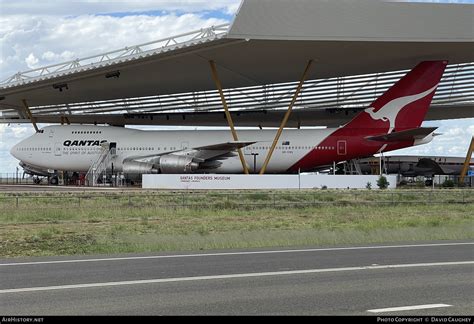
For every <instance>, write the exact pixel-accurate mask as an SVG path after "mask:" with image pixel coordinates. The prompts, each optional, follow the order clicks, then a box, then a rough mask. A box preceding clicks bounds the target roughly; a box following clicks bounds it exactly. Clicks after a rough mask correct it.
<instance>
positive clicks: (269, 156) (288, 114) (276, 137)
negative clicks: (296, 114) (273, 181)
mask: <svg viewBox="0 0 474 324" xmlns="http://www.w3.org/2000/svg"><path fill="white" fill-rule="evenodd" d="M312 64H313V60H309V62H308V64H307V65H306V69H305V70H304V72H303V76H302V77H301V80H300V82H299V84H298V87H297V88H296V91H295V94H294V95H293V99H292V100H291V103H290V106H289V107H288V110H287V111H286V114H285V116H284V117H283V120H282V121H281V125H280V128H279V129H278V131H277V133H276V135H275V139H274V140H273V143H272V146H271V147H270V150H269V151H268V154H267V157H266V158H265V162H264V163H263V166H262V169H261V170H260V174H264V173H265V171H266V169H267V166H268V163H269V162H270V159H271V158H272V154H273V151H274V150H275V147H276V145H277V143H278V140H279V139H280V135H281V133H282V132H283V128H284V127H285V126H286V123H287V122H288V118H290V114H291V110H292V109H293V106H294V105H295V102H296V99H297V98H298V95H299V94H300V92H301V88H302V87H303V83H304V81H305V80H306V76H307V75H308V72H309V69H310V67H311V65H312Z"/></svg>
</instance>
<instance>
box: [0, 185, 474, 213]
mask: <svg viewBox="0 0 474 324" xmlns="http://www.w3.org/2000/svg"><path fill="white" fill-rule="evenodd" d="M400 204H406V205H408V204H425V205H431V204H474V190H472V189H463V190H458V189H445V190H441V189H439V190H422V191H415V190H320V189H319V190H307V191H295V192H291V191H282V192H226V193H222V192H206V193H202V192H171V193H170V192H166V193H147V192H143V193H142V192H140V193H130V192H129V193H126V192H122V193H107V194H98V193H92V194H90V193H51V194H45V193H41V194H38V195H35V194H32V193H23V194H20V193H16V194H13V193H11V194H10V193H6V194H3V195H0V213H1V211H8V210H15V209H31V210H38V209H75V210H76V209H77V210H78V209H84V208H95V209H102V208H107V209H117V208H135V209H141V208H196V209H198V208H205V209H209V208H222V209H255V208H282V207H308V206H324V205H335V206H351V205H354V206H356V205H367V206H371V205H372V206H391V205H400Z"/></svg>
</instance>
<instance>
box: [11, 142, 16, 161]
mask: <svg viewBox="0 0 474 324" xmlns="http://www.w3.org/2000/svg"><path fill="white" fill-rule="evenodd" d="M17 149H18V144H15V145H13V147H12V148H11V149H10V154H11V155H13V157H15V158H17V159H18V151H17Z"/></svg>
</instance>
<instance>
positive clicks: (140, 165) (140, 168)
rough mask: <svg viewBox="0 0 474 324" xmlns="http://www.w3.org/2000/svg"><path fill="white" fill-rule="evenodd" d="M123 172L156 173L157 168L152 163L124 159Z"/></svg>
mask: <svg viewBox="0 0 474 324" xmlns="http://www.w3.org/2000/svg"><path fill="white" fill-rule="evenodd" d="M123 172H124V173H126V174H130V173H138V174H143V173H158V172H159V171H158V169H157V168H156V166H155V165H154V164H153V163H148V162H138V161H124V162H123Z"/></svg>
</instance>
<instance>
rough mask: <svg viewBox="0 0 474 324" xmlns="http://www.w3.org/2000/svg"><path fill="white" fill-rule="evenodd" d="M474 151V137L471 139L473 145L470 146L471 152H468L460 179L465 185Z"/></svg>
mask: <svg viewBox="0 0 474 324" xmlns="http://www.w3.org/2000/svg"><path fill="white" fill-rule="evenodd" d="M473 151H474V137H473V138H472V139H471V144H470V145H469V150H467V155H466V160H465V161H464V164H463V167H462V171H461V177H460V178H459V183H464V178H465V177H466V173H467V170H468V169H469V165H470V162H471V157H472V152H473Z"/></svg>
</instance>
